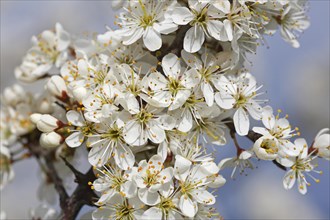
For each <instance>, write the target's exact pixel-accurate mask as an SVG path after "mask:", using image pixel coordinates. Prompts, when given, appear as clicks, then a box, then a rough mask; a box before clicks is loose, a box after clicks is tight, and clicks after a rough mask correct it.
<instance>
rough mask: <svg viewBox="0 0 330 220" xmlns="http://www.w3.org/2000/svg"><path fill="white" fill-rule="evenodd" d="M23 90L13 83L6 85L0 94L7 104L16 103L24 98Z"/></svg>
mask: <svg viewBox="0 0 330 220" xmlns="http://www.w3.org/2000/svg"><path fill="white" fill-rule="evenodd" d="M25 95H26V93H25V91H24V89H23V88H22V87H21V86H20V85H18V84H15V85H13V86H11V87H7V88H5V89H4V91H3V95H2V100H3V102H5V103H6V104H7V105H12V106H14V105H16V104H17V103H18V102H20V101H22V100H24V99H25Z"/></svg>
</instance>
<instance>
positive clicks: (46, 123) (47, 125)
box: [37, 114, 62, 132]
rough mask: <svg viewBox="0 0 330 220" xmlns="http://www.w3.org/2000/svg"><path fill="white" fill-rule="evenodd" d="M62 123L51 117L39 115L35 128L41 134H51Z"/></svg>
mask: <svg viewBox="0 0 330 220" xmlns="http://www.w3.org/2000/svg"><path fill="white" fill-rule="evenodd" d="M61 125H62V122H61V121H59V120H58V119H57V118H55V117H53V116H51V115H48V114H46V115H41V117H40V119H39V121H38V122H37V128H38V129H39V130H40V131H42V132H51V131H54V130H55V129H56V128H59V127H61Z"/></svg>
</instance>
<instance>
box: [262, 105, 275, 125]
mask: <svg viewBox="0 0 330 220" xmlns="http://www.w3.org/2000/svg"><path fill="white" fill-rule="evenodd" d="M262 123H263V124H264V126H265V127H266V128H268V129H272V128H273V127H274V125H275V116H274V114H273V109H272V107H270V106H265V107H264V108H263V111H262Z"/></svg>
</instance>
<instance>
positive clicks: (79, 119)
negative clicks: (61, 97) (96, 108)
mask: <svg viewBox="0 0 330 220" xmlns="http://www.w3.org/2000/svg"><path fill="white" fill-rule="evenodd" d="M66 118H67V119H68V121H69V122H70V123H71V124H72V125H75V126H84V122H85V120H84V118H83V116H82V115H81V114H80V113H79V112H77V111H74V110H70V111H68V112H67V113H66Z"/></svg>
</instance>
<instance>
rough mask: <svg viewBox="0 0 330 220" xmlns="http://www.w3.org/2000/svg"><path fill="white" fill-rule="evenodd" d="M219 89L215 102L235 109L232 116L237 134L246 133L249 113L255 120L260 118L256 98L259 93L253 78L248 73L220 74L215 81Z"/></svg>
mask: <svg viewBox="0 0 330 220" xmlns="http://www.w3.org/2000/svg"><path fill="white" fill-rule="evenodd" d="M215 87H216V88H217V89H218V90H219V92H217V93H216V94H215V101H216V103H217V104H218V105H219V106H220V107H221V108H223V109H235V114H234V117H233V120H234V125H235V129H236V132H237V134H239V135H241V136H244V135H247V133H248V131H249V127H250V120H249V114H250V115H251V117H252V118H253V119H255V120H261V117H262V115H261V114H262V108H261V106H260V105H259V103H262V102H263V101H262V100H258V99H256V97H257V96H258V95H259V94H258V93H257V91H258V90H259V89H260V88H261V87H257V84H256V80H255V78H254V77H253V76H252V75H251V74H250V73H240V74H239V75H237V76H235V75H221V76H219V79H218V81H217V82H216V83H215Z"/></svg>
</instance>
